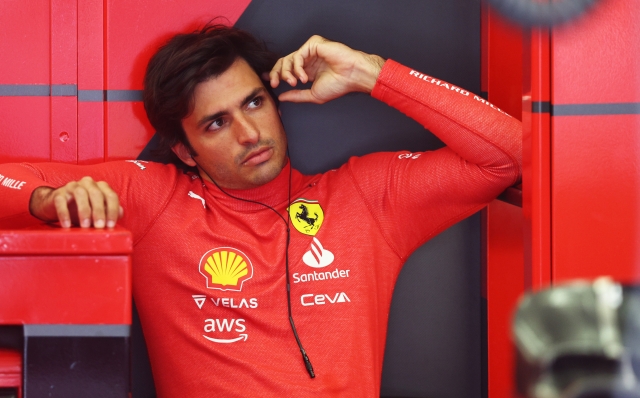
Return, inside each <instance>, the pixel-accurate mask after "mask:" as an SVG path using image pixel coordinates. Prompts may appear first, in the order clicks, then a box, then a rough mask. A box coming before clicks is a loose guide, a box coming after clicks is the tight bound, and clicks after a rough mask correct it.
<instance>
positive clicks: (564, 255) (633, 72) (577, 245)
mask: <svg viewBox="0 0 640 398" xmlns="http://www.w3.org/2000/svg"><path fill="white" fill-rule="evenodd" d="M638 48H640V2H637V1H629V0H603V1H601V2H600V3H598V5H597V6H596V7H595V8H594V9H593V10H592V11H591V12H590V13H589V14H587V15H585V16H584V17H583V18H581V19H580V20H578V21H576V22H574V23H571V24H568V25H566V26H563V27H561V28H557V29H554V32H553V57H552V60H553V93H552V94H553V95H552V107H553V120H552V128H553V141H552V143H553V179H552V200H553V201H552V228H553V230H552V239H553V278H554V282H555V281H557V282H561V281H566V280H568V279H574V278H594V277H596V276H600V275H612V276H613V277H615V278H616V279H618V280H622V281H633V282H638V281H640V269H639V268H638V264H640V262H639V260H640V251H639V250H640V249H639V248H638V238H639V237H640V231H639V230H640V217H639V210H638V203H640V202H639V200H640V162H639V161H638V159H640V138H639V137H640V53H639V52H638V51H637V49H638ZM620 103H623V104H622V105H625V104H624V103H627V104H626V105H625V106H622V107H621V106H620V105H621V104H620ZM627 105H628V106H627Z"/></svg>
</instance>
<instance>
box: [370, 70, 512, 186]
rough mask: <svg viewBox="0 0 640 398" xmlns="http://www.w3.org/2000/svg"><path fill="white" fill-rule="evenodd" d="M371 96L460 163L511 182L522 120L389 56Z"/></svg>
mask: <svg viewBox="0 0 640 398" xmlns="http://www.w3.org/2000/svg"><path fill="white" fill-rule="evenodd" d="M371 95H372V96H373V97H375V98H378V99H380V100H382V101H384V102H386V103H387V104H389V105H391V106H393V107H395V108H397V109H399V110H400V111H402V112H403V113H405V114H406V115H407V116H409V117H411V118H413V119H414V120H416V121H418V122H419V123H421V124H422V125H423V126H424V127H425V128H427V129H428V130H430V131H431V132H433V133H434V134H435V135H437V136H438V138H440V139H441V140H442V141H443V142H444V143H445V144H447V146H448V147H449V148H450V149H451V150H453V151H454V152H455V153H457V154H458V155H459V156H460V157H461V158H463V159H464V160H465V161H467V162H469V163H473V164H475V165H478V166H479V167H482V168H484V169H487V170H489V171H491V172H493V173H498V174H501V175H502V176H501V177H502V178H504V179H508V180H511V182H510V183H514V182H515V181H516V180H517V179H519V177H520V173H521V169H522V166H521V165H522V126H521V123H520V122H519V121H518V120H516V119H514V118H512V117H510V116H508V115H507V114H505V113H504V112H502V111H500V110H499V109H497V108H496V107H494V106H493V105H490V104H489V103H488V102H487V101H485V100H484V99H482V98H480V97H478V96H476V95H474V94H473V93H469V92H468V91H466V90H464V89H462V88H460V87H457V86H455V85H452V84H449V83H446V82H444V81H441V80H438V79H436V78H433V77H431V76H426V75H424V74H422V73H419V72H417V71H415V70H412V69H410V68H406V67H404V66H402V65H400V64H398V63H396V62H394V61H391V60H389V61H387V63H386V64H385V66H384V68H383V70H382V71H381V73H380V76H379V78H378V81H377V83H376V86H375V87H374V89H373V91H372V93H371Z"/></svg>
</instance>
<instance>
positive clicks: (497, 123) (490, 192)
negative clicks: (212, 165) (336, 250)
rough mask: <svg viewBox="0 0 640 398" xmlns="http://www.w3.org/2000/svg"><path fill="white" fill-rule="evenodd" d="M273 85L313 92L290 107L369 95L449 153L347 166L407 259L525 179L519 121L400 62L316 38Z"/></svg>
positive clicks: (286, 63)
mask: <svg viewBox="0 0 640 398" xmlns="http://www.w3.org/2000/svg"><path fill="white" fill-rule="evenodd" d="M380 67H381V68H380ZM374 76H375V83H373V86H372V83H371V81H372V78H373V77H374ZM270 79H271V85H272V86H274V87H275V86H276V85H277V84H278V83H279V82H280V80H285V81H286V82H288V83H289V84H291V85H295V83H296V80H300V81H302V82H305V81H307V80H308V81H311V82H313V84H312V86H311V88H310V89H308V90H291V91H288V92H285V93H283V94H281V96H280V99H281V100H283V101H296V102H301V101H306V102H315V103H323V102H326V101H329V100H331V99H335V98H338V97H340V96H341V95H344V94H346V93H349V92H354V91H356V92H358V91H360V92H365V93H370V94H371V96H372V97H374V98H376V99H379V100H381V101H383V102H385V103H386V104H388V105H390V106H393V107H394V108H396V109H398V110H400V111H401V112H403V113H404V114H406V115H407V116H409V117H411V118H412V119H414V120H416V121H417V122H419V123H420V124H422V125H423V126H424V127H425V128H426V129H428V130H429V131H431V132H432V133H433V134H435V135H436V136H437V137H438V138H440V139H441V140H442V141H443V142H444V143H445V144H446V145H447V146H446V147H445V148H441V149H439V150H436V151H429V152H424V153H413V154H412V153H396V154H389V153H387V154H385V153H377V154H371V155H368V156H364V157H362V158H352V159H351V160H350V161H349V163H348V165H347V168H348V170H350V172H351V173H352V175H353V181H354V184H356V185H357V186H358V188H359V192H360V193H361V194H362V197H363V199H364V200H365V201H366V202H367V203H368V208H369V209H370V211H371V212H372V213H373V215H374V217H375V218H376V220H378V223H379V226H380V229H381V230H382V231H383V233H384V234H385V235H387V237H388V241H389V242H391V244H392V246H394V248H395V249H397V252H398V254H399V255H400V256H406V255H408V254H409V253H410V252H411V251H412V250H413V249H415V248H416V247H417V246H418V245H419V244H421V243H422V242H424V241H425V240H427V239H429V238H430V237H432V236H434V235H435V234H437V233H439V232H440V231H442V230H443V229H445V228H447V227H448V226H450V225H452V224H454V223H455V222H457V221H459V220H461V219H462V218H464V217H466V216H469V215H471V214H473V213H474V212H476V211H478V210H480V209H481V208H482V207H484V206H486V204H487V203H489V202H490V201H491V200H493V199H494V198H495V197H496V196H497V195H498V194H500V192H502V191H503V190H504V189H505V188H507V187H508V186H509V185H512V184H514V183H516V182H517V181H518V180H519V178H520V175H521V169H522V126H521V123H520V122H519V121H518V120H516V119H514V118H512V117H510V116H509V115H507V114H505V113H504V112H502V111H501V110H499V109H498V108H497V107H495V106H493V105H492V104H490V103H488V102H487V101H486V100H484V99H483V98H481V97H478V96H477V95H474V94H473V93H470V92H468V91H466V90H464V89H463V88H461V87H457V86H455V85H453V84H450V83H447V82H445V81H442V80H439V79H437V78H435V77H432V76H429V75H426V74H424V73H421V72H419V71H416V70H413V69H411V68H407V67H405V66H403V65H401V64H399V63H397V62H394V61H393V60H387V61H384V62H383V60H382V58H380V57H378V56H375V55H368V54H364V53H361V52H359V51H355V50H352V49H350V48H349V47H347V46H344V45H342V44H340V43H335V42H330V41H328V40H326V39H323V38H321V37H318V36H314V37H312V38H311V39H309V41H307V42H306V43H305V44H304V45H303V46H302V47H301V48H300V49H299V50H298V51H296V52H293V53H291V54H289V55H288V56H286V57H284V58H282V59H281V60H280V61H278V63H277V64H276V66H275V67H274V69H273V70H272V72H271V74H270ZM407 231H411V232H410V233H407Z"/></svg>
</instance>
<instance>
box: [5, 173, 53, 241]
mask: <svg viewBox="0 0 640 398" xmlns="http://www.w3.org/2000/svg"><path fill="white" fill-rule="evenodd" d="M41 177H42V176H41V175H39V173H38V171H37V170H36V169H34V168H32V167H31V166H29V165H25V164H0V203H2V206H0V228H3V229H8V228H20V227H23V226H26V225H30V224H33V223H34V222H37V221H38V220H37V219H35V218H34V217H33V216H32V215H31V213H30V211H29V204H30V201H31V197H32V195H33V193H34V191H35V190H36V189H37V188H38V187H41V186H47V185H48V184H47V182H46V181H44V180H43V179H42V178H41Z"/></svg>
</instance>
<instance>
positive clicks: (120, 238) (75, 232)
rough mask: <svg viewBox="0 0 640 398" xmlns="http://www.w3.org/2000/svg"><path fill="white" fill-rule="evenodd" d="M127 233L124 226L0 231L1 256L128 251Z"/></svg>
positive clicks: (43, 226)
mask: <svg viewBox="0 0 640 398" xmlns="http://www.w3.org/2000/svg"><path fill="white" fill-rule="evenodd" d="M132 249H133V239H132V237H131V233H130V232H129V231H127V230H126V229H124V228H120V227H116V228H114V229H102V230H99V229H95V228H88V229H84V228H70V229H65V228H61V227H59V226H56V225H50V224H39V225H36V226H33V227H29V228H27V229H19V230H0V256H1V255H25V254H26V255H40V254H47V255H56V254H59V255H70V254H71V255H73V254H108V255H118V254H130V253H131V251H132Z"/></svg>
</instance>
